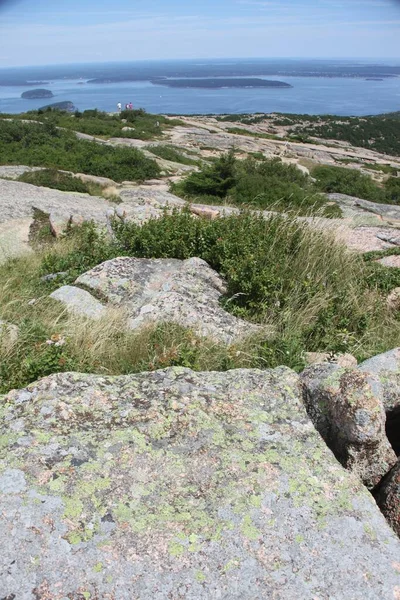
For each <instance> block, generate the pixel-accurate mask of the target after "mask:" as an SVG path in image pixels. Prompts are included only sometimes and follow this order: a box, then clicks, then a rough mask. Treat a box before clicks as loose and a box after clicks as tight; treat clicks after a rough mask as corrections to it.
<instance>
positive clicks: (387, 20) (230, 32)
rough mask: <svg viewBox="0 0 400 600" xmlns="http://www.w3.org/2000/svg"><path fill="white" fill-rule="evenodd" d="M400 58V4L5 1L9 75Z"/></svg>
mask: <svg viewBox="0 0 400 600" xmlns="http://www.w3.org/2000/svg"><path fill="white" fill-rule="evenodd" d="M231 57H235V58H239V57H243V58H247V57H251V58H256V57H258V58H283V57H298V58H377V59H381V58H399V57H400V0H315V1H312V0H270V1H267V0H266V1H264V0H0V67H12V66H29V65H47V64H67V63H79V62H86V63H88V62H109V61H123V60H126V61H129V60H146V59H185V58H186V59H187V58H189V59H190V58H231Z"/></svg>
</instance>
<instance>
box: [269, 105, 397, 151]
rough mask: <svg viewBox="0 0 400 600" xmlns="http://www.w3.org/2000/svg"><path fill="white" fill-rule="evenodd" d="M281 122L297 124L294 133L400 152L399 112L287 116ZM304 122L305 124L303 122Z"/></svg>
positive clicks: (277, 122) (372, 148)
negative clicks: (337, 115)
mask: <svg viewBox="0 0 400 600" xmlns="http://www.w3.org/2000/svg"><path fill="white" fill-rule="evenodd" d="M287 117H290V119H288V118H285V119H281V120H280V121H276V122H275V124H276V125H279V124H282V125H291V124H292V125H295V127H294V128H293V129H292V130H291V132H292V133H294V134H298V133H303V134H306V135H310V136H312V137H318V138H324V139H326V140H341V141H345V142H349V143H350V144H352V145H353V146H357V147H361V148H368V149H371V150H376V151H377V152H382V153H383V154H391V155H394V156H399V155H400V119H399V116H398V113H391V114H387V115H377V116H370V117H340V118H338V117H336V116H334V115H324V116H314V117H313V116H311V115H287ZM302 122H303V123H304V124H302Z"/></svg>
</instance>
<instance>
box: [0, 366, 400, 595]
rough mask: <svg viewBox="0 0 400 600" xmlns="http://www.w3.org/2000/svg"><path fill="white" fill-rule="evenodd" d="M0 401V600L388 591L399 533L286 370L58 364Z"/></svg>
mask: <svg viewBox="0 0 400 600" xmlns="http://www.w3.org/2000/svg"><path fill="white" fill-rule="evenodd" d="M0 406H1V413H0V414H1V419H0V427H1V429H2V431H1V433H2V434H3V437H2V438H1V441H2V444H1V446H0V447H1V455H0V456H1V462H0V491H1V496H0V505H1V508H0V536H1V539H2V551H1V558H0V565H1V566H0V590H1V594H2V598H3V597H4V598H14V599H15V600H17V599H18V600H45V599H51V600H64V599H66V598H69V599H71V600H72V599H73V600H80V599H89V598H90V599H91V598H97V599H99V600H108V599H109V600H111V599H113V600H132V599H133V598H135V599H136V600H148V599H149V598H154V599H155V600H164V599H166V598H171V599H174V600H175V599H178V598H185V599H187V600H201V599H204V600H209V599H210V598H220V599H229V600H230V599H239V598H240V599H242V600H265V599H266V598H271V599H272V598H276V599H283V600H299V599H305V600H309V599H311V598H321V599H322V598H324V599H325V598H326V599H328V598H331V599H333V598H335V600H349V599H350V598H353V599H356V598H357V599H358V598H360V599H361V598H362V599H363V600H376V599H377V598H379V599H380V600H393V599H395V598H398V597H399V594H400V564H399V556H400V542H399V540H398V538H397V537H396V536H395V535H394V533H393V532H392V530H391V529H390V528H389V526H388V525H387V524H386V522H385V519H384V517H383V516H382V514H381V513H380V512H379V510H378V508H377V506H376V504H375V502H374V501H373V499H372V497H371V496H370V494H369V493H368V492H367V490H366V489H365V488H364V486H363V485H362V484H361V483H360V481H359V480H358V479H357V478H355V477H354V476H353V475H352V474H351V473H349V472H347V471H345V470H344V469H343V468H342V467H341V465H340V464H339V463H338V462H337V461H336V460H335V458H334V456H333V455H332V453H331V452H330V451H329V450H328V448H327V447H326V445H325V443H324V442H323V440H322V438H321V437H320V436H319V434H318V433H317V432H316V431H315V429H314V427H313V426H312V424H311V422H310V420H309V418H308V417H307V414H306V412H305V409H304V407H303V404H302V401H301V397H300V393H299V389H298V377H297V375H296V374H295V373H293V372H292V371H290V370H289V369H286V368H279V369H276V370H274V371H255V370H254V371H246V370H240V371H231V372H228V373H194V372H192V371H190V370H187V369H177V368H175V369H168V370H165V371H158V372H154V373H142V374H140V375H132V376H124V377H101V376H90V375H79V374H58V375H53V376H51V377H48V378H46V379H43V380H42V381H40V382H38V383H34V384H32V385H30V386H29V387H28V388H26V389H24V390H21V391H13V392H11V393H9V394H8V396H6V397H5V398H3V401H2V402H1V405H0Z"/></svg>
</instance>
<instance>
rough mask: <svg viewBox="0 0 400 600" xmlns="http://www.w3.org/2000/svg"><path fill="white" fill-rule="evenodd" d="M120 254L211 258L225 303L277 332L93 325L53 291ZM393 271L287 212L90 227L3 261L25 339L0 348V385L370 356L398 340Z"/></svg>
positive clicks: (4, 293)
mask: <svg viewBox="0 0 400 600" xmlns="http://www.w3.org/2000/svg"><path fill="white" fill-rule="evenodd" d="M117 256H136V257H138V258H141V257H143V258H144V257H145V258H177V259H186V258H190V257H194V256H198V257H200V258H203V259H204V260H206V261H207V262H208V263H209V264H210V265H211V266H212V267H213V268H214V269H216V270H217V271H218V272H219V273H221V274H222V275H223V276H224V277H225V279H226V281H227V286H228V291H227V294H226V296H225V298H224V299H223V305H224V307H225V309H226V310H228V311H230V312H232V313H233V314H235V315H237V316H239V317H241V318H244V319H247V320H250V321H253V322H258V323H262V324H266V325H272V327H273V330H274V331H275V334H274V337H273V339H272V340H271V338H270V336H269V339H265V338H263V337H260V338H258V339H252V340H250V341H247V342H246V343H245V344H237V345H234V346H229V347H227V346H223V345H220V344H216V343H215V342H213V341H211V340H206V339H200V338H198V337H196V336H195V335H193V334H192V333H191V332H190V331H186V330H184V329H182V328H180V327H178V326H176V325H170V324H168V323H165V324H160V325H159V326H158V327H152V328H149V329H146V330H142V331H141V332H140V333H134V332H129V331H127V330H126V315H125V314H124V311H123V310H121V309H110V310H109V311H108V313H107V315H106V317H105V318H104V319H102V320H100V321H96V322H94V321H92V320H86V319H83V318H77V317H75V316H71V315H68V314H66V312H65V310H64V307H62V306H60V305H59V304H58V303H56V302H55V301H53V300H51V299H50V298H49V297H48V295H49V294H50V293H51V292H52V291H53V290H54V289H56V288H58V287H59V286H61V285H63V284H71V283H73V282H74V280H75V279H76V277H77V276H78V275H80V274H81V273H83V272H85V271H86V270H88V269H90V268H92V267H93V266H95V265H97V264H99V263H101V262H103V261H104V260H108V259H111V258H114V257H117ZM392 272H393V270H391V269H386V268H385V267H383V266H381V265H377V264H376V263H374V262H372V261H365V260H364V259H363V258H362V257H359V256H356V255H354V254H351V253H349V252H347V251H346V249H345V248H344V247H342V246H341V245H338V244H337V243H335V241H334V238H333V236H331V235H330V234H328V233H323V232H321V231H317V230H315V229H313V228H311V227H310V226H309V225H308V224H307V223H305V222H299V221H298V220H297V219H295V218H288V217H284V216H280V215H274V216H271V217H270V218H268V219H264V218H261V217H257V216H255V215H254V214H247V213H243V214H241V215H238V216H232V217H227V218H223V219H217V220H214V221H207V220H203V219H194V218H193V217H192V215H191V214H190V213H189V212H183V213H181V212H174V213H173V214H170V215H167V214H166V215H164V216H163V217H162V218H161V219H158V220H151V221H150V222H148V223H146V224H145V225H143V226H142V227H139V226H137V225H135V224H133V223H125V224H124V223H119V224H117V223H115V224H114V239H113V240H111V239H110V238H108V237H107V236H106V235H105V234H104V233H102V232H100V231H98V230H97V229H96V228H95V226H94V225H91V224H86V225H84V226H83V227H82V228H78V229H76V230H74V231H71V232H70V233H69V235H68V236H67V237H66V238H65V239H64V240H62V241H61V242H57V243H55V244H54V245H53V246H51V247H48V248H47V249H46V250H41V251H39V252H37V253H34V254H32V255H30V256H28V257H24V258H21V259H18V260H12V261H9V262H8V263H7V264H5V265H2V266H1V267H0V284H1V285H0V307H1V309H0V318H2V319H4V320H6V321H8V322H11V323H14V324H16V325H17V326H18V327H19V329H20V335H19V338H18V339H17V340H16V341H14V342H13V343H12V344H11V345H10V344H7V345H4V346H1V347H0V365H1V366H0V393H4V392H6V391H7V390H9V389H10V388H20V387H23V386H25V385H26V384H28V383H29V382H31V381H34V380H36V379H38V378H40V377H42V376H44V375H48V374H50V373H53V372H59V371H68V370H74V371H80V372H93V373H104V374H119V373H121V374H124V373H132V372H139V371H145V370H153V369H158V368H163V367H167V366H171V365H180V366H185V367H189V368H193V369H195V370H226V369H232V368H239V367H240V368H241V367H243V368H244V367H246V368H247V367H248V368H251V367H256V368H267V367H275V366H278V365H281V364H285V365H288V366H290V367H292V368H294V369H297V370H300V369H302V368H303V366H304V358H303V357H304V352H305V351H328V350H329V351H332V352H343V351H347V352H351V353H353V354H355V355H356V356H357V358H359V359H360V360H362V359H366V358H368V357H370V356H373V355H375V354H378V353H380V352H384V351H386V350H388V349H390V348H393V347H396V346H398V345H400V344H399V342H400V323H399V319H398V317H396V315H393V314H392V313H391V312H390V311H389V310H388V308H387V306H386V294H387V292H388V291H390V289H392V287H395V286H396V285H398V275H397V274H396V276H391V275H390V273H392ZM46 275H54V277H52V278H47V277H45V276H46ZM390 277H392V279H391V280H390V281H389V279H390Z"/></svg>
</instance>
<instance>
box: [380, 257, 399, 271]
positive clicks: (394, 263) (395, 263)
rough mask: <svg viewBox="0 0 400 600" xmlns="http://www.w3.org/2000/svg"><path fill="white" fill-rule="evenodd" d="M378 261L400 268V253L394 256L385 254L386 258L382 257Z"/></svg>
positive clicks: (385, 265)
mask: <svg viewBox="0 0 400 600" xmlns="http://www.w3.org/2000/svg"><path fill="white" fill-rule="evenodd" d="M376 262H378V263H379V264H381V265H383V266H384V267H392V268H396V269H400V255H399V254H395V255H392V256H385V257H384V258H380V259H379V260H377V261H376Z"/></svg>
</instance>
